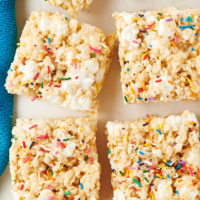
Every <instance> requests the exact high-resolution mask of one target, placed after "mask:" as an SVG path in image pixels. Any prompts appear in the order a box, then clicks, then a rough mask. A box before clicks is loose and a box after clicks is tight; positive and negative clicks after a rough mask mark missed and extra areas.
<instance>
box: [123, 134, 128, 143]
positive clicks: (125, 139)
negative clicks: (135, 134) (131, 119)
mask: <svg viewBox="0 0 200 200" xmlns="http://www.w3.org/2000/svg"><path fill="white" fill-rule="evenodd" d="M124 142H125V143H128V135H125V136H124Z"/></svg>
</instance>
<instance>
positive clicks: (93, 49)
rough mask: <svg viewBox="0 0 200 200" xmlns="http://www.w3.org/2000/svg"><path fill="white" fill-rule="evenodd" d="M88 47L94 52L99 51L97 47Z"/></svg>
mask: <svg viewBox="0 0 200 200" xmlns="http://www.w3.org/2000/svg"><path fill="white" fill-rule="evenodd" d="M89 48H90V50H92V51H94V52H95V53H99V54H100V53H101V50H99V49H97V48H96V49H95V48H93V47H89Z"/></svg>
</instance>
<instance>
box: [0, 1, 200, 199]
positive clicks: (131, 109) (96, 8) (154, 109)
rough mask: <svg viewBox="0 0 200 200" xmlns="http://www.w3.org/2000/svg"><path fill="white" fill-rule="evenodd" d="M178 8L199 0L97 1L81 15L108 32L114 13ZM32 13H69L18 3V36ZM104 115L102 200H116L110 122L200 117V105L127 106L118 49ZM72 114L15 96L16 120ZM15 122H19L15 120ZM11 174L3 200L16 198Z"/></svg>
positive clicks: (0, 184)
mask: <svg viewBox="0 0 200 200" xmlns="http://www.w3.org/2000/svg"><path fill="white" fill-rule="evenodd" d="M168 6H176V7H178V8H197V7H199V8H200V1H199V0H94V2H93V3H92V5H91V6H90V8H89V9H85V10H83V11H82V12H81V14H80V21H81V22H85V23H90V24H92V25H96V26H98V27H100V28H102V29H103V30H104V31H105V32H106V33H111V32H113V31H115V25H114V19H113V18H112V13H113V12H114V11H116V10H121V11H122V10H125V11H136V10H141V9H156V8H161V7H168ZM32 10H48V11H52V12H56V11H58V12H61V13H65V14H66V15H67V13H66V11H64V10H62V9H59V8H55V7H53V6H50V5H48V3H47V2H46V1H44V0H16V15H17V26H18V36H20V35H21V31H22V29H23V26H24V24H25V21H26V19H27V18H28V17H29V15H30V13H31V11H32ZM99 99H100V113H99V122H98V133H97V146H98V153H99V161H100V163H101V166H102V176H101V191H100V199H101V200H111V199H112V187H111V184H110V172H111V171H110V165H109V162H108V159H107V148H106V136H105V134H104V132H105V124H106V121H108V120H116V119H117V120H132V119H136V118H138V117H144V116H145V115H146V114H157V115H166V114H171V113H179V112H183V111H184V110H185V109H188V110H190V111H193V112H195V113H196V114H198V115H199V114H200V109H199V108H200V102H199V101H196V102H176V103H166V104H162V103H145V104H138V105H129V106H125V105H123V98H122V93H121V85H120V66H119V62H118V56H117V48H116V50H115V56H114V60H113V63H112V65H111V69H110V71H109V74H107V76H106V82H105V85H104V87H103V90H102V92H101V94H100V96H99ZM70 114H73V115H75V113H74V112H73V113H71V112H69V111H67V110H64V109H62V108H60V107H58V106H56V105H53V104H48V103H44V102H37V101H34V102H31V101H30V100H29V99H25V98H23V97H15V110H14V118H15V117H32V118H36V117H37V118H41V117H61V116H66V115H70ZM14 123H15V120H14ZM10 183H11V181H10V173H9V170H8V169H7V170H6V172H5V173H4V175H3V176H2V177H0V200H12V199H14V198H13V196H12V193H11V186H10Z"/></svg>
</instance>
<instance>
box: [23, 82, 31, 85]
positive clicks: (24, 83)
mask: <svg viewBox="0 0 200 200" xmlns="http://www.w3.org/2000/svg"><path fill="white" fill-rule="evenodd" d="M27 83H31V82H30V81H26V82H23V83H22V85H26V84H27Z"/></svg>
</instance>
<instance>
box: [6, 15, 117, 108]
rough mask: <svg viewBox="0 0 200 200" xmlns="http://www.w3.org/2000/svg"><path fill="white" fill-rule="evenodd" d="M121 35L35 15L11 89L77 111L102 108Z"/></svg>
mask: <svg viewBox="0 0 200 200" xmlns="http://www.w3.org/2000/svg"><path fill="white" fill-rule="evenodd" d="M114 43H115V35H114V34H112V35H110V36H108V37H105V34H104V33H103V31H102V30H101V29H99V28H97V27H94V26H91V25H88V24H79V23H78V21H76V20H74V19H72V20H69V19H67V18H65V16H64V15H60V14H52V13H49V12H33V13H32V15H31V17H30V19H29V20H28V21H27V23H26V25H25V28H24V30H23V33H22V36H21V39H20V44H19V45H20V46H19V47H18V49H17V51H16V55H15V59H14V61H13V63H12V65H11V68H10V70H9V71H8V77H7V80H6V89H7V90H8V92H9V93H12V94H18V95H24V96H26V97H30V98H31V99H32V100H35V99H38V100H45V101H49V102H53V103H57V104H59V105H61V106H63V107H65V108H69V109H73V110H82V111H91V110H92V109H94V107H95V106H96V105H95V104H96V97H97V95H98V94H99V92H100V90H101V88H102V85H103V81H104V78H105V73H106V72H107V71H108V68H109V64H110V61H111V50H112V48H113V47H114Z"/></svg>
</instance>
